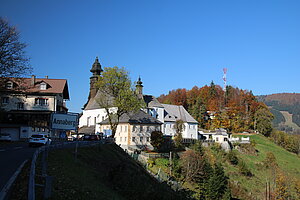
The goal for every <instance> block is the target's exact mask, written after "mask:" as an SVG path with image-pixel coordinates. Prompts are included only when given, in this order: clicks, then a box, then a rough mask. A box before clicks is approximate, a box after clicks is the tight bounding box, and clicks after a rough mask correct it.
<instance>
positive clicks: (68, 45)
mask: <svg viewBox="0 0 300 200" xmlns="http://www.w3.org/2000/svg"><path fill="white" fill-rule="evenodd" d="M299 10H300V1H298V0H294V1H292V0H280V1H278V0H270V1H267V0H226V1H224V0H219V1H214V0H206V1H204V0H197V1H192V0H182V1H176V0H171V1H167V0H136V1H133V0H127V1H125V0H97V1H90V0H86V1H75V0H51V1H50V0H26V1H24V0H0V16H1V17H4V18H6V19H7V20H9V22H10V24H12V25H15V26H16V27H17V28H18V30H19V31H20V33H21V40H22V41H23V42H26V43H27V44H28V47H27V48H26V51H27V54H28V56H30V57H31V65H32V67H33V69H34V74H35V75H37V77H44V76H46V75H48V76H49V78H63V79H67V80H68V84H69V91H70V96H71V99H70V101H69V102H68V107H69V109H70V111H72V112H81V107H82V106H83V105H84V103H85V102H86V100H87V97H88V92H89V77H90V76H91V73H90V71H89V70H90V68H91V66H92V64H93V62H94V60H95V57H96V56H98V57H99V60H100V63H101V65H102V67H112V66H118V67H125V68H126V69H127V70H128V71H129V72H130V76H131V79H132V81H135V80H136V79H137V78H138V76H139V75H140V76H141V78H142V81H143V82H144V93H147V94H152V95H155V96H159V95H160V94H167V93H168V91H170V90H172V89H177V88H187V89H191V88H192V87H193V86H194V85H197V86H199V87H202V86H204V85H206V84H210V82H211V81H212V80H213V81H214V82H215V83H216V84H220V85H222V84H223V82H222V73H223V70H222V69H223V68H225V67H226V68H228V74H227V78H228V84H229V85H232V86H235V87H239V88H242V89H248V90H252V91H253V93H254V94H255V95H259V94H272V93H281V92H300V88H299V85H300V84H299V83H300V79H299V75H300V12H299Z"/></svg>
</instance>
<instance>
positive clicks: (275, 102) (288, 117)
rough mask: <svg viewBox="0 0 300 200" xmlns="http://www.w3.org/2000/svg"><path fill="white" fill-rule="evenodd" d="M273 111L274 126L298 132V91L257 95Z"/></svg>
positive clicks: (299, 109)
mask: <svg viewBox="0 0 300 200" xmlns="http://www.w3.org/2000/svg"><path fill="white" fill-rule="evenodd" d="M257 99H258V101H262V102H264V103H265V104H266V105H267V106H268V107H269V108H270V111H271V112H272V113H273V115H274V117H275V119H274V120H273V125H274V127H275V128H277V129H279V130H282V131H286V132H288V133H292V134H300V93H279V94H271V95H261V96H257Z"/></svg>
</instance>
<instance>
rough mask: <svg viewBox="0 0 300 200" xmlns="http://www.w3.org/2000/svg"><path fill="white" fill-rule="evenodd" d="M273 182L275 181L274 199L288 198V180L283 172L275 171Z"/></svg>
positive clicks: (283, 199) (282, 199) (284, 199)
mask: <svg viewBox="0 0 300 200" xmlns="http://www.w3.org/2000/svg"><path fill="white" fill-rule="evenodd" d="M275 183H276V188H275V194H274V195H275V199H276V200H286V199H290V193H289V188H288V182H287V180H286V176H285V175H284V174H283V172H281V171H278V172H277V174H276V180H275Z"/></svg>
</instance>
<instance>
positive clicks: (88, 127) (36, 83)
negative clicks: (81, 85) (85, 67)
mask: <svg viewBox="0 0 300 200" xmlns="http://www.w3.org/2000/svg"><path fill="white" fill-rule="evenodd" d="M90 71H91V73H92V76H91V77H90V90H89V96H88V100H87V103H86V104H85V105H84V107H83V111H82V113H81V115H80V118H79V126H78V127H79V129H78V132H79V133H80V134H100V133H104V134H105V135H107V136H109V134H110V133H111V130H110V125H109V122H108V119H107V113H106V111H105V109H104V108H101V107H100V106H99V104H98V103H97V99H98V98H99V96H100V95H101V91H99V90H98V89H97V87H96V85H95V83H96V82H97V81H98V77H99V76H101V72H102V71H103V70H102V67H101V64H100V63H99V60H98V58H96V59H95V62H94V63H93V65H92V68H91V70H90ZM0 83H1V84H2V87H1V88H0V89H1V92H0V98H1V101H0V103H1V104H0V109H1V110H0V114H1V115H0V120H1V123H0V133H3V132H5V133H9V134H10V135H11V137H12V139H13V140H20V139H26V138H28V137H30V136H31V135H32V134H35V133H48V134H49V135H50V136H51V137H59V135H60V133H59V131H58V130H51V126H50V117H51V113H57V112H58V113H67V112H68V109H67V107H66V103H65V102H66V100H69V91H68V84H67V80H65V79H49V78H48V77H45V78H36V77H35V76H32V77H31V78H3V79H2V80H1V82H0ZM136 93H137V95H138V97H139V98H140V99H142V100H143V101H144V102H145V104H146V108H143V109H141V110H139V111H138V112H135V113H127V114H124V115H122V116H121V118H120V121H119V125H118V127H117V131H116V134H115V142H116V143H117V144H118V145H120V146H122V147H123V148H127V147H139V146H151V144H150V136H151V133H152V132H153V131H161V132H162V133H163V134H164V135H165V136H169V137H174V136H175V124H176V121H178V120H181V121H183V123H184V130H183V132H182V137H183V142H185V143H190V142H192V141H194V140H199V139H201V140H205V141H214V142H218V143H228V141H230V140H232V139H231V138H230V137H229V135H228V134H227V132H226V130H224V129H219V130H217V131H215V132H207V133H205V132H203V131H198V122H197V121H196V120H195V119H194V118H193V117H192V116H191V115H190V114H189V113H188V112H187V111H186V110H185V108H184V107H183V106H178V105H170V104H162V103H160V102H159V101H158V100H157V99H156V98H155V97H154V96H152V95H147V94H144V93H143V82H142V81H141V78H139V79H138V81H137V84H136ZM112 109H117V108H112ZM233 140H236V139H233Z"/></svg>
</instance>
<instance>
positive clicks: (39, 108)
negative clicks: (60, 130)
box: [0, 75, 69, 140]
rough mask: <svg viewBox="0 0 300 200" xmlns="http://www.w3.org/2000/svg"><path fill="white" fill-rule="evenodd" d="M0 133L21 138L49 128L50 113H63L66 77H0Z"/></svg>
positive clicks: (49, 131)
mask: <svg viewBox="0 0 300 200" xmlns="http://www.w3.org/2000/svg"><path fill="white" fill-rule="evenodd" d="M0 83H1V87H0V109H1V111H0V115H1V116H0V121H1V123H0V133H9V134H10V135H11V138H12V140H19V139H25V138H28V137H30V136H31V135H32V134H34V133H47V134H49V135H52V136H53V133H52V132H51V130H50V116H51V113H53V112H61V113H66V112H67V111H68V109H67V107H66V100H68V99H69V90H68V84H67V80H65V79H49V78H48V77H45V78H36V77H35V76H34V75H33V76H31V78H1V82H0Z"/></svg>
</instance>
